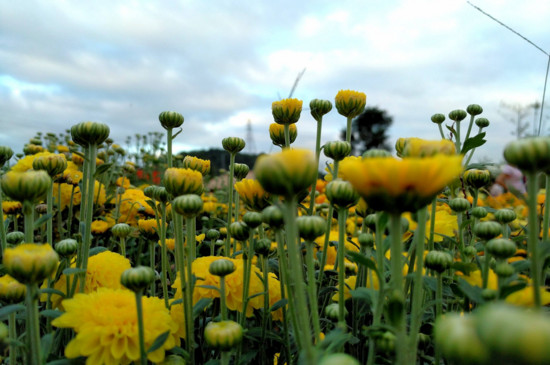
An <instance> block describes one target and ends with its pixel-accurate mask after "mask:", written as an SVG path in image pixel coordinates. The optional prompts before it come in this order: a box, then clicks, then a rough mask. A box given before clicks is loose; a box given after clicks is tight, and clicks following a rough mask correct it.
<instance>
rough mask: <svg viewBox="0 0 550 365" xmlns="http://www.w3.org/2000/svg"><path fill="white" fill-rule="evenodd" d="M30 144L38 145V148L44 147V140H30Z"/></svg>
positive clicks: (36, 138)
mask: <svg viewBox="0 0 550 365" xmlns="http://www.w3.org/2000/svg"><path fill="white" fill-rule="evenodd" d="M29 142H30V143H31V144H34V145H37V146H42V140H41V139H40V138H38V137H35V138H31V139H30V140H29Z"/></svg>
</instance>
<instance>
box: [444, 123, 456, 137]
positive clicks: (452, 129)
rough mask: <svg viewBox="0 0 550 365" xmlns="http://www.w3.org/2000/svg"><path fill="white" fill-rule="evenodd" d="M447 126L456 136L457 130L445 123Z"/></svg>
mask: <svg viewBox="0 0 550 365" xmlns="http://www.w3.org/2000/svg"><path fill="white" fill-rule="evenodd" d="M445 127H447V129H448V130H450V131H451V133H452V134H453V136H456V131H455V129H454V128H453V127H449V126H448V125H447V124H445Z"/></svg>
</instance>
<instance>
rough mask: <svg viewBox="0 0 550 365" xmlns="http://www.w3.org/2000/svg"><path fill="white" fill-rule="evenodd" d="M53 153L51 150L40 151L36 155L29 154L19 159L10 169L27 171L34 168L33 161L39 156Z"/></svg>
mask: <svg viewBox="0 0 550 365" xmlns="http://www.w3.org/2000/svg"><path fill="white" fill-rule="evenodd" d="M50 155H53V153H51V152H47V151H46V152H39V153H37V154H34V155H28V156H25V157H23V158H22V159H20V160H19V161H17V163H16V164H15V165H13V166H12V167H11V169H10V171H18V172H25V171H28V170H32V169H33V168H32V163H33V161H34V160H35V159H36V158H37V157H41V156H50Z"/></svg>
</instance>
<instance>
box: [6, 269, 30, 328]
mask: <svg viewBox="0 0 550 365" xmlns="http://www.w3.org/2000/svg"><path fill="white" fill-rule="evenodd" d="M26 293H27V287H26V286H25V285H23V284H21V283H20V282H18V281H17V280H15V279H14V278H12V277H11V276H9V275H4V276H2V277H0V302H2V303H6V304H15V303H20V302H22V301H23V300H24V299H25V294H26ZM0 323H2V322H0Z"/></svg>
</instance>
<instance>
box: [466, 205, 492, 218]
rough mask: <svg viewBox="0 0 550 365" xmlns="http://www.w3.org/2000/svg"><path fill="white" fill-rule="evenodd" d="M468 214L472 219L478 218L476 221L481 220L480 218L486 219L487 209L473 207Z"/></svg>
mask: <svg viewBox="0 0 550 365" xmlns="http://www.w3.org/2000/svg"><path fill="white" fill-rule="evenodd" d="M470 214H471V215H472V216H473V217H474V218H478V219H481V218H485V217H487V214H488V213H487V209H485V208H483V207H475V208H473V209H472V211H471V212H470Z"/></svg>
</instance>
